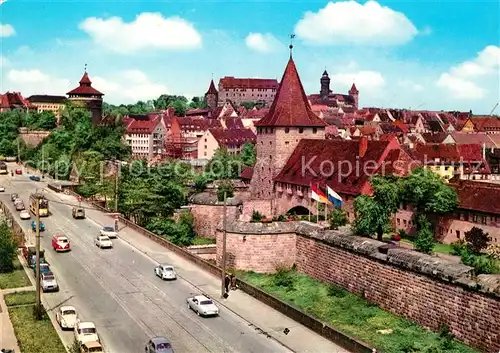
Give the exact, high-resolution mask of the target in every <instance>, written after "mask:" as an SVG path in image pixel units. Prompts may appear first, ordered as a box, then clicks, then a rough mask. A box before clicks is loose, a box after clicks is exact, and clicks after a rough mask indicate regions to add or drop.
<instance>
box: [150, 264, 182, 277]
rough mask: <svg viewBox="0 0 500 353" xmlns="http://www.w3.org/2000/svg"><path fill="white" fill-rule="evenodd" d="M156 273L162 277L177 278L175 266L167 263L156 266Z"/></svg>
mask: <svg viewBox="0 0 500 353" xmlns="http://www.w3.org/2000/svg"><path fill="white" fill-rule="evenodd" d="M155 274H156V275H157V276H158V277H160V278H161V279H177V274H176V273H175V269H174V267H173V266H170V265H167V264H160V265H158V266H156V267H155Z"/></svg>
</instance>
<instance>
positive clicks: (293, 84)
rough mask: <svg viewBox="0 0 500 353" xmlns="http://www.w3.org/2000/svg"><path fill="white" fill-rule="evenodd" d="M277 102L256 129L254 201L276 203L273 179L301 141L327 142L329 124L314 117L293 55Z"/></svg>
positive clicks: (252, 193)
mask: <svg viewBox="0 0 500 353" xmlns="http://www.w3.org/2000/svg"><path fill="white" fill-rule="evenodd" d="M280 82H281V83H280V85H279V87H278V91H277V93H276V98H275V99H274V102H273V104H272V105H271V108H270V109H269V112H268V113H267V115H266V116H265V117H264V118H262V119H261V120H260V121H258V122H257V123H256V124H255V127H256V128H257V145H256V150H257V163H256V164H255V167H254V171H253V176H252V180H251V183H250V193H251V198H252V199H253V200H272V199H274V197H275V195H274V181H273V179H274V177H276V176H277V175H278V173H279V172H280V171H281V169H282V168H283V167H284V165H285V163H286V162H287V161H288V158H289V157H290V155H291V154H292V152H293V151H294V149H295V147H296V146H297V144H298V143H299V141H300V140H301V139H304V138H308V139H324V138H325V126H326V123H325V122H324V121H323V120H321V119H320V118H319V117H318V116H316V114H314V113H313V111H312V110H311V107H310V105H309V103H308V100H307V96H306V94H305V92H304V88H303V87H302V83H301V81H300V78H299V74H298V73H297V68H296V67H295V63H294V61H293V59H292V56H291V55H290V60H289V61H288V64H287V66H286V69H285V72H284V74H283V78H282V79H281V81H280Z"/></svg>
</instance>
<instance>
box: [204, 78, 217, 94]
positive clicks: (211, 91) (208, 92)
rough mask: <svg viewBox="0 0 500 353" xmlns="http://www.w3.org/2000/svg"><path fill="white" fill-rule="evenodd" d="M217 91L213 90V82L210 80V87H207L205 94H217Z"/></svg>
mask: <svg viewBox="0 0 500 353" xmlns="http://www.w3.org/2000/svg"><path fill="white" fill-rule="evenodd" d="M218 93H219V92H217V89H216V88H215V84H214V80H213V79H212V80H210V86H209V87H208V91H207V93H206V94H218Z"/></svg>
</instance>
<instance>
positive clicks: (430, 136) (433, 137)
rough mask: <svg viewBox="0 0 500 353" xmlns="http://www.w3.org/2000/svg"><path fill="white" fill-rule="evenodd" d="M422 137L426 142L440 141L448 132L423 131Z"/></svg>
mask: <svg viewBox="0 0 500 353" xmlns="http://www.w3.org/2000/svg"><path fill="white" fill-rule="evenodd" d="M422 137H423V139H424V141H425V142H426V143H442V142H443V141H444V140H445V139H446V138H447V137H448V133H446V132H437V133H428V132H426V133H423V134H422Z"/></svg>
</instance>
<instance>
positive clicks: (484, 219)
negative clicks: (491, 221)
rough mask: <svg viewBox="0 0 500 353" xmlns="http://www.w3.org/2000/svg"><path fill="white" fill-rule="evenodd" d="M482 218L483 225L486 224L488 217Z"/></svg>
mask: <svg viewBox="0 0 500 353" xmlns="http://www.w3.org/2000/svg"><path fill="white" fill-rule="evenodd" d="M482 218H483V222H482V223H483V224H486V221H487V217H486V216H483V217H482Z"/></svg>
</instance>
